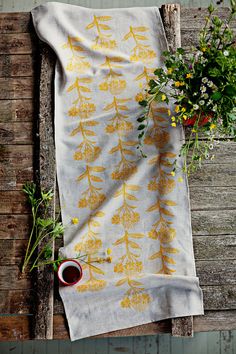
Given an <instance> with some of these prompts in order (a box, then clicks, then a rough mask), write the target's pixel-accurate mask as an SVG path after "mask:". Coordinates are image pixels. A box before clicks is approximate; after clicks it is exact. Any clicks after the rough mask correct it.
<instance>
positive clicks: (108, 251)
mask: <svg viewBox="0 0 236 354" xmlns="http://www.w3.org/2000/svg"><path fill="white" fill-rule="evenodd" d="M107 254H108V256H109V255H110V254H112V249H111V248H108V249H107Z"/></svg>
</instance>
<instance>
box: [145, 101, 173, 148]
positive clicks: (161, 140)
mask: <svg viewBox="0 0 236 354" xmlns="http://www.w3.org/2000/svg"><path fill="white" fill-rule="evenodd" d="M167 111H168V109H167V108H165V107H158V106H156V105H155V103H153V104H152V105H151V109H150V118H151V119H152V120H153V127H152V129H150V130H149V131H148V132H147V134H146V137H145V139H144V143H145V144H147V145H156V147H157V148H158V149H163V148H164V147H165V146H166V144H167V143H168V142H169V137H170V136H169V133H168V132H167V131H166V128H167V126H168V121H167V120H166V118H165V117H163V116H162V114H166V113H167Z"/></svg>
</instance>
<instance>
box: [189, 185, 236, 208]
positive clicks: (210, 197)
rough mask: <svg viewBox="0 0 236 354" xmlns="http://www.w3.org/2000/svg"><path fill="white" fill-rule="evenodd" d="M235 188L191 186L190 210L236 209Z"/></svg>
mask: <svg viewBox="0 0 236 354" xmlns="http://www.w3.org/2000/svg"><path fill="white" fill-rule="evenodd" d="M235 196H236V188H235V187H230V188H225V187H214V188H209V187H204V186H203V187H192V186H191V185H190V203H191V209H192V210H217V209H220V210H222V209H236V198H235Z"/></svg>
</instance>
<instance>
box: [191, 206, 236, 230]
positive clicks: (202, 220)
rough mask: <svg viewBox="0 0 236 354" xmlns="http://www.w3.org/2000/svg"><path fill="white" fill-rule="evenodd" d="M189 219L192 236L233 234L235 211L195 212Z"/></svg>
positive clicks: (235, 218) (235, 220)
mask: <svg viewBox="0 0 236 354" xmlns="http://www.w3.org/2000/svg"><path fill="white" fill-rule="evenodd" d="M191 217H192V230H193V235H194V236H197V235H198V236H199V235H208V236H209V235H227V234H228V235H234V234H235V225H236V210H217V211H215V210H213V211H211V210H204V211H201V210H199V211H197V210H195V211H192V212H191Z"/></svg>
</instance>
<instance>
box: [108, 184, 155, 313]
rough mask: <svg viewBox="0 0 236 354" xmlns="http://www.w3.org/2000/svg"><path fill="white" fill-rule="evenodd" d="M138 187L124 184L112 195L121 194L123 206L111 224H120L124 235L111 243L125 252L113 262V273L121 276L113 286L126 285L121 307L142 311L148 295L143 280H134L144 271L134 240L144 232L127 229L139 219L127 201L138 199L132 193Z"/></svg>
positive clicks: (148, 300)
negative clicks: (126, 288) (117, 260)
mask: <svg viewBox="0 0 236 354" xmlns="http://www.w3.org/2000/svg"><path fill="white" fill-rule="evenodd" d="M139 189H140V188H139V186H137V185H130V184H127V183H123V185H122V188H121V190H119V191H117V192H116V194H115V195H114V197H115V198H118V197H122V205H121V207H120V208H118V209H117V210H116V214H115V215H113V218H112V223H113V224H120V225H122V227H123V230H124V231H123V232H124V234H123V236H122V237H121V238H119V239H118V240H117V241H115V243H114V246H122V247H123V249H124V251H125V254H124V255H123V256H121V257H120V258H119V262H118V263H117V264H116V265H115V267H114V272H115V273H118V274H122V275H123V277H122V278H121V279H120V280H118V281H117V283H116V286H121V285H124V284H127V285H128V287H129V288H128V290H127V291H126V293H125V295H124V297H123V299H122V300H121V307H123V308H133V309H135V310H137V311H144V310H145V309H146V307H147V306H148V304H149V303H150V301H151V298H150V296H149V294H147V293H145V292H144V290H145V289H144V288H143V287H142V282H141V281H137V280H136V279H137V278H141V277H142V275H141V274H142V271H143V263H142V261H140V260H139V258H140V255H141V254H140V252H141V247H140V245H139V244H138V242H137V241H138V240H139V239H142V238H143V237H144V234H142V233H133V232H130V231H129V230H130V229H131V228H132V227H133V226H134V225H135V224H136V223H137V222H138V221H139V219H140V215H139V213H137V212H134V209H135V208H136V206H135V205H131V204H130V203H129V202H128V201H130V200H132V201H138V199H137V198H136V197H135V196H134V195H133V194H131V192H132V191H133V192H135V191H138V190H139ZM133 278H135V280H134V279H133Z"/></svg>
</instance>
